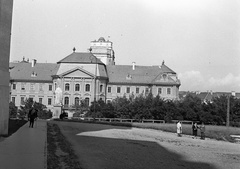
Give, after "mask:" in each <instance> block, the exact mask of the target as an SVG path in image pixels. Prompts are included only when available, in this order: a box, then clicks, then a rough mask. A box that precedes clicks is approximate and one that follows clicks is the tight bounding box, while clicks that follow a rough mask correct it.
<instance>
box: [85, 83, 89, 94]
mask: <svg viewBox="0 0 240 169" xmlns="http://www.w3.org/2000/svg"><path fill="white" fill-rule="evenodd" d="M85 91H86V92H90V84H86V86H85Z"/></svg>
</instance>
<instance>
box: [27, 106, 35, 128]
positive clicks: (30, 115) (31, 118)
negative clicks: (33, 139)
mask: <svg viewBox="0 0 240 169" xmlns="http://www.w3.org/2000/svg"><path fill="white" fill-rule="evenodd" d="M36 114H37V111H36V110H35V109H34V108H33V107H32V108H30V110H29V113H28V121H29V127H31V128H33V125H34V120H35V119H36V118H37V115H36Z"/></svg>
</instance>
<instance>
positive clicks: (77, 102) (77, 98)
mask: <svg viewBox="0 0 240 169" xmlns="http://www.w3.org/2000/svg"><path fill="white" fill-rule="evenodd" d="M75 105H79V97H75Z"/></svg>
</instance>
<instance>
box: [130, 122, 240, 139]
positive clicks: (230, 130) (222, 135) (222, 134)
mask: <svg viewBox="0 0 240 169" xmlns="http://www.w3.org/2000/svg"><path fill="white" fill-rule="evenodd" d="M132 126H133V127H139V128H150V129H156V130H162V131H167V132H172V133H176V131H177V127H176V124H172V123H170V124H169V123H160V124H159V123H158V124H156V123H133V124H132ZM205 127H206V132H205V136H206V137H208V138H212V139H216V140H224V141H229V142H234V139H233V138H232V137H231V136H230V135H240V130H239V128H237V127H225V126H211V125H206V126H205ZM182 128H183V134H186V135H192V125H190V124H182ZM198 136H200V131H198Z"/></svg>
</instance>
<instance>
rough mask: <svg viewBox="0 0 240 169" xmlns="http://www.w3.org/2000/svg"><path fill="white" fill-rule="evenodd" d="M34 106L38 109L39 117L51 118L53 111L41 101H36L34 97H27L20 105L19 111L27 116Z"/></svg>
mask: <svg viewBox="0 0 240 169" xmlns="http://www.w3.org/2000/svg"><path fill="white" fill-rule="evenodd" d="M32 107H33V109H35V110H37V112H38V117H39V118H41V119H49V118H51V117H52V112H51V111H50V110H47V107H46V106H45V105H43V104H41V103H38V102H34V101H33V100H32V99H30V98H29V99H26V100H25V101H24V104H23V105H21V106H20V110H19V113H20V115H21V116H27V115H28V113H29V110H30V109H31V108H32Z"/></svg>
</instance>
